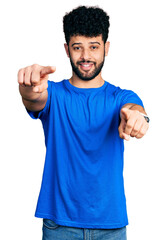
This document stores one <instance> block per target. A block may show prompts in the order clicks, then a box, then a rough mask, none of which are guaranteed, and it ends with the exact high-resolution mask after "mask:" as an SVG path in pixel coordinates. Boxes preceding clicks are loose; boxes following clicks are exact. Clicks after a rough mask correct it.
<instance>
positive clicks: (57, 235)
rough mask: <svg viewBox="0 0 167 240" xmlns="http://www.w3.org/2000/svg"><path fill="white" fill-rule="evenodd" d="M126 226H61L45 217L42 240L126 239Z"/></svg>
mask: <svg viewBox="0 0 167 240" xmlns="http://www.w3.org/2000/svg"><path fill="white" fill-rule="evenodd" d="M126 239H127V238H126V227H123V228H118V229H87V228H74V227H65V226H60V225H58V224H56V223H54V222H53V221H51V220H48V219H43V238H42V240H126Z"/></svg>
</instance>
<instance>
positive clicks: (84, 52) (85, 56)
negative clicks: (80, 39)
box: [81, 49, 91, 61]
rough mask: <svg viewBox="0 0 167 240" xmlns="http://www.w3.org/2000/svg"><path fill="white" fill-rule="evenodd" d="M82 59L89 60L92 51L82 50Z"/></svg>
mask: <svg viewBox="0 0 167 240" xmlns="http://www.w3.org/2000/svg"><path fill="white" fill-rule="evenodd" d="M81 59H82V60H85V61H89V60H90V59H91V55H90V51H89V50H88V49H83V50H82V53H81Z"/></svg>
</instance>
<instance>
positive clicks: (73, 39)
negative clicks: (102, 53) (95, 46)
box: [69, 35, 103, 46]
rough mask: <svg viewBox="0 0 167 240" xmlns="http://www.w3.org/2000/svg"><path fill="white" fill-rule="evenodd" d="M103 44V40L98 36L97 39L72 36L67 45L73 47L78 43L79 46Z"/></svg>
mask: <svg viewBox="0 0 167 240" xmlns="http://www.w3.org/2000/svg"><path fill="white" fill-rule="evenodd" d="M95 42H97V43H100V44H102V43H103V39H102V35H99V36H97V37H86V36H81V35H77V36H72V37H70V42H69V45H71V46H72V45H73V44H74V43H80V44H83V45H84V44H91V43H95Z"/></svg>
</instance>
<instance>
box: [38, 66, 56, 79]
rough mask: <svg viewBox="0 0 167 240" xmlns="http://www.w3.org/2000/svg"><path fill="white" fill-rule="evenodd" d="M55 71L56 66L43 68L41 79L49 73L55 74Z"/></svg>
mask: <svg viewBox="0 0 167 240" xmlns="http://www.w3.org/2000/svg"><path fill="white" fill-rule="evenodd" d="M55 71H56V67H54V66H47V67H43V68H42V69H41V72H40V75H41V77H43V76H45V75H47V74H49V73H54V72H55Z"/></svg>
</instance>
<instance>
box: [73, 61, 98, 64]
mask: <svg viewBox="0 0 167 240" xmlns="http://www.w3.org/2000/svg"><path fill="white" fill-rule="evenodd" d="M81 63H93V64H96V63H95V62H93V61H86V60H82V61H78V62H77V64H81Z"/></svg>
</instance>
